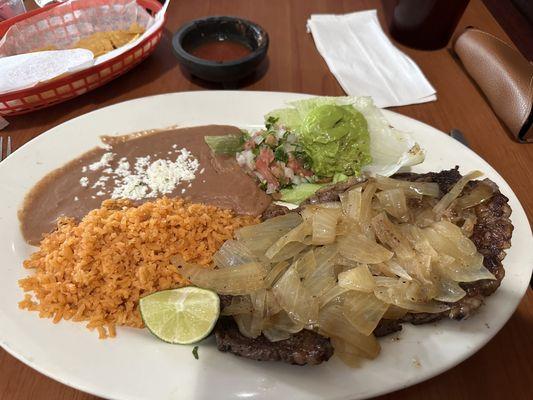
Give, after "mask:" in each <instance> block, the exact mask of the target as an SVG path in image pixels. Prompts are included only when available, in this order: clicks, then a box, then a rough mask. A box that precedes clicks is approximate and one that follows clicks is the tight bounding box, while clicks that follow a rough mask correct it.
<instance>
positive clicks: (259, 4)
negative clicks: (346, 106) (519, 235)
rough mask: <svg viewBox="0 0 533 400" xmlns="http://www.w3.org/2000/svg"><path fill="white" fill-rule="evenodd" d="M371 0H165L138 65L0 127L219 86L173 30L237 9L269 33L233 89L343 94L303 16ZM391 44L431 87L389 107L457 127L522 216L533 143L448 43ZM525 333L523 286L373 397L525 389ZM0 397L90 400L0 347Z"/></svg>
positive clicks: (532, 329)
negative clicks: (189, 64)
mask: <svg viewBox="0 0 533 400" xmlns="http://www.w3.org/2000/svg"><path fill="white" fill-rule="evenodd" d="M370 8H378V9H380V8H381V2H380V1H373V0H367V1H364V0H253V1H252V0H194V1H192V0H173V1H172V3H171V5H170V7H169V10H168V21H167V24H166V29H165V32H164V36H163V39H162V42H161V43H160V45H159V47H158V48H157V49H156V51H155V53H154V54H153V55H152V56H150V57H149V58H148V59H147V60H146V61H144V62H143V63H142V64H141V65H139V66H137V67H136V68H135V69H134V70H132V71H130V72H129V73H128V74H126V75H124V76H122V77H119V78H118V79H116V80H114V81H113V82H111V83H109V84H107V85H106V86H104V87H101V88H99V89H96V90H94V91H93V92H90V93H88V94H85V95H83V96H81V97H78V98H76V99H73V100H70V101H68V102H65V103H62V104H59V105H56V106H54V107H50V108H47V109H44V110H41V111H38V112H35V113H32V114H27V115H22V116H18V117H12V118H10V120H9V122H10V125H9V127H8V128H6V129H5V130H3V131H1V132H0V134H1V135H2V136H4V137H7V136H11V137H12V138H13V142H14V148H15V149H16V148H17V147H19V146H21V145H22V144H24V143H25V142H27V141H28V140H30V139H32V138H34V137H36V136H37V135H39V134H41V133H42V132H44V131H46V130H48V129H49V128H51V127H53V126H56V125H58V124H60V123H62V122H64V121H66V120H68V119H71V118H73V117H76V116H78V115H81V114H84V113H86V112H88V111H92V110H95V109H98V108H101V107H104V106H107V105H110V104H114V103H118V102H121V101H125V100H129V99H134V98H138V97H143V96H149V95H154V94H160V93H169V92H179V91H188V90H210V89H222V87H220V86H219V85H216V84H206V83H203V82H200V81H198V80H196V79H192V80H191V78H190V77H188V76H187V75H186V74H185V73H184V72H183V71H182V70H181V69H180V67H179V66H178V64H177V61H176V59H175V57H174V55H173V54H172V49H171V39H172V33H173V32H175V31H176V30H177V28H178V27H179V26H180V25H181V24H182V23H184V22H185V21H188V20H190V19H193V18H198V17H202V16H207V15H236V16H241V17H245V18H248V19H251V20H253V21H255V22H257V23H259V24H260V25H262V26H263V27H264V28H265V29H266V30H267V31H268V32H269V34H270V40H271V43H270V46H271V47H270V50H269V55H268V62H267V63H266V64H265V65H264V67H263V68H262V69H261V70H260V71H259V72H258V74H256V75H255V76H254V77H252V78H251V79H249V80H248V81H247V82H245V83H244V84H243V87H242V90H267V91H287V92H302V93H310V94H318V95H330V96H336V95H343V94H344V93H343V91H342V89H341V88H340V86H339V84H338V83H337V81H336V80H335V79H334V77H333V76H332V75H331V73H330V72H329V70H328V68H327V66H326V64H325V63H324V61H323V59H322V58H321V57H320V55H319V54H318V52H317V50H316V47H315V45H314V43H313V40H312V38H311V36H310V35H309V34H308V33H306V30H305V23H306V20H307V18H308V17H309V15H310V14H311V13H346V12H352V11H357V10H364V9H370ZM468 25H474V26H477V27H479V28H481V29H483V30H486V31H489V32H491V33H493V34H496V35H497V36H499V37H501V38H503V39H505V40H508V38H507V35H506V34H505V32H504V31H503V30H502V29H501V28H500V26H499V25H498V23H497V22H496V21H495V20H494V18H493V17H492V16H491V14H490V13H489V11H488V10H487V9H486V8H485V6H484V5H483V3H482V2H481V1H480V0H472V1H471V2H470V4H469V6H468V8H467V10H466V12H465V14H464V16H463V18H462V19H461V21H460V23H459V27H458V29H461V28H462V27H465V26H468ZM399 47H401V48H402V50H404V51H405V52H406V53H407V54H409V55H410V56H411V57H412V58H413V59H414V60H415V61H416V62H417V63H418V65H419V66H420V68H421V69H422V71H423V72H424V73H425V74H426V76H427V78H428V79H429V81H430V82H431V83H432V84H433V86H434V87H435V88H436V89H437V93H438V100H437V101H436V102H432V103H426V104H421V105H413V106H406V107H397V108H393V110H394V111H397V112H399V113H401V114H404V115H407V116H409V117H412V118H415V119H418V120H421V121H423V122H425V123H427V124H430V125H432V126H434V127H436V128H437V129H440V130H442V131H444V132H449V131H450V129H452V128H459V129H460V130H461V131H462V132H463V133H464V135H465V136H466V138H467V139H468V141H469V142H470V145H471V147H472V149H473V150H474V151H475V152H477V153H478V154H479V155H480V156H481V157H483V158H484V159H485V160H487V161H488V162H489V163H490V164H491V165H492V166H493V167H494V168H495V169H496V170H497V171H498V172H499V173H500V174H501V175H502V176H503V177H504V178H505V179H506V180H507V182H508V183H509V184H510V185H511V187H512V188H513V190H514V191H515V193H516V194H517V196H518V198H519V199H520V201H521V203H522V205H523V206H524V208H525V210H526V213H527V215H528V218H529V220H530V221H531V220H532V218H533V195H532V194H531V191H532V189H533V185H532V182H533V145H524V144H518V143H516V142H515V141H513V140H512V139H511V137H510V135H509V134H508V133H507V131H506V130H505V128H504V127H503V126H502V124H501V122H500V121H499V120H498V118H497V117H496V116H495V115H494V113H493V112H492V110H491V109H490V107H489V105H488V104H487V102H486V100H485V99H484V97H483V96H482V94H481V93H480V92H479V91H478V89H477V88H476V86H475V85H474V84H473V82H472V81H471V80H470V79H469V77H468V76H467V75H465V73H464V71H463V69H462V68H461V66H460V64H458V62H457V60H456V59H455V58H454V57H453V56H452V54H451V53H450V52H449V50H447V49H443V50H438V51H433V52H423V51H417V50H412V49H408V48H404V47H402V46H399ZM72 134H74V135H75V134H78V133H77V132H73V133H72ZM21 296H22V295H21ZM43 323H48V322H47V321H43ZM0 329H1V328H0ZM532 336H533V291H532V290H531V289H529V290H528V292H527V294H526V296H525V297H524V299H523V300H522V303H521V304H520V306H519V307H518V309H517V311H516V312H515V314H514V315H513V317H512V318H511V319H510V321H509V322H508V323H507V325H506V326H505V327H504V328H503V329H502V330H501V332H499V333H498V334H497V335H496V337H495V338H494V339H492V340H491V341H490V342H489V343H488V344H487V345H486V346H485V347H484V348H483V349H482V350H480V351H479V352H478V353H477V354H475V355H474V356H472V357H471V358H469V359H468V360H466V361H464V362H463V363H462V364H460V365H459V366H457V367H455V368H453V369H452V370H450V371H448V372H446V373H444V374H442V375H440V376H438V377H435V378H433V379H431V380H429V381H427V382H424V383H421V384H419V385H416V386H413V387H411V388H407V389H404V390H402V391H399V392H396V393H393V394H390V395H387V396H383V397H382V398H381V399H405V400H408V399H409V400H413V399H424V400H433V399H435V400H448V399H478V398H479V399H484V400H490V399H502V398H510V399H513V400H519V399H528V400H529V399H533V384H532V381H533V340H532ZM117 340H120V339H117ZM0 399H1V400H4V399H5V400H8V399H9V400H29V399H32V400H42V399H54V400H67V399H68V400H96V397H94V396H91V395H89V394H85V393H82V392H80V391H77V390H75V389H72V388H69V387H67V386H64V385H62V384H60V383H58V382H55V381H53V380H52V379H49V378H47V377H45V376H43V375H41V374H40V373H38V372H36V371H34V370H32V369H30V368H29V367H27V366H25V365H24V364H22V363H21V362H19V361H18V360H16V359H14V358H13V357H11V356H10V355H8V354H7V353H6V352H5V351H3V350H1V349H0Z"/></svg>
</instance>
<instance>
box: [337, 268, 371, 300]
mask: <svg viewBox="0 0 533 400" xmlns="http://www.w3.org/2000/svg"><path fill="white" fill-rule="evenodd" d="M338 280H339V286H340V287H343V288H346V289H350V290H358V291H360V292H366V293H371V292H372V291H373V290H374V287H375V286H376V282H375V280H374V277H373V276H372V274H371V273H370V270H369V269H368V266H367V265H361V266H359V267H356V268H352V269H349V270H347V271H343V272H341V273H339V275H338Z"/></svg>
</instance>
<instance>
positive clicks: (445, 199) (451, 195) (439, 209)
mask: <svg viewBox="0 0 533 400" xmlns="http://www.w3.org/2000/svg"><path fill="white" fill-rule="evenodd" d="M482 175H483V173H482V172H480V171H473V172H470V173H468V174H466V175H465V176H463V177H462V178H461V179H459V181H458V182H457V183H456V184H455V185H453V187H452V188H451V189H450V191H449V192H448V193H446V194H445V195H444V196H442V199H440V200H439V202H438V203H437V204H436V205H435V207H433V211H434V212H435V214H436V215H437V218H440V217H441V216H442V214H444V212H445V211H446V210H447V209H448V207H450V205H451V204H452V202H453V201H454V200H455V199H456V198H457V197H459V195H460V194H461V192H462V191H463V189H464V187H465V186H466V184H467V183H468V182H470V181H471V180H472V179H476V178H479V177H480V176H482Z"/></svg>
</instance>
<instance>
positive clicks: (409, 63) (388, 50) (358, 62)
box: [307, 10, 437, 107]
mask: <svg viewBox="0 0 533 400" xmlns="http://www.w3.org/2000/svg"><path fill="white" fill-rule="evenodd" d="M307 26H308V29H309V31H310V32H311V33H312V35H313V38H314V40H315V44H316V47H317V49H318V51H319V53H320V54H321V55H322V57H323V58H324V60H325V61H326V63H327V65H328V67H329V69H330V71H331V72H332V73H333V75H334V76H335V78H337V81H338V82H339V84H340V85H341V86H342V88H343V89H344V91H345V92H346V93H347V94H348V95H350V96H372V98H373V99H374V102H375V104H376V105H377V106H378V107H391V106H403V105H407V104H416V103H425V102H428V101H434V100H436V99H437V96H436V91H435V89H434V88H433V86H431V84H430V83H429V82H428V80H427V79H426V77H425V76H424V74H423V73H422V71H420V68H418V65H416V64H415V62H414V61H413V60H411V59H410V58H409V57H408V56H407V55H406V54H404V53H402V52H401V51H400V50H398V49H397V48H396V47H394V45H393V44H392V43H391V41H390V40H389V38H388V37H387V36H386V35H385V33H384V32H383V30H382V29H381V25H380V24H379V20H378V18H377V13H376V10H368V11H361V12H355V13H351V14H345V15H332V14H314V15H311V18H310V19H309V20H308V21H307Z"/></svg>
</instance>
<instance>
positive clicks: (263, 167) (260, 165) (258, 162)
mask: <svg viewBox="0 0 533 400" xmlns="http://www.w3.org/2000/svg"><path fill="white" fill-rule="evenodd" d="M272 161H274V152H273V151H272V149H270V148H269V147H262V148H261V151H260V152H259V156H257V158H256V159H255V168H256V170H257V172H259V173H260V174H261V176H262V177H263V178H264V179H265V180H266V181H267V183H269V184H270V185H272V186H275V187H276V188H277V187H279V181H278V180H277V179H276V177H275V176H274V175H273V174H272V172H271V170H270V164H271V163H272Z"/></svg>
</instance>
